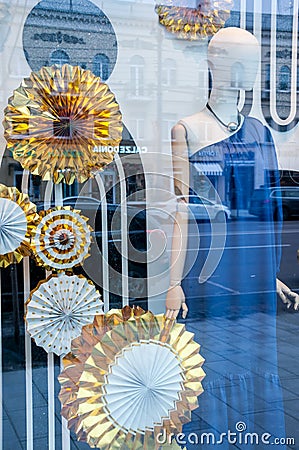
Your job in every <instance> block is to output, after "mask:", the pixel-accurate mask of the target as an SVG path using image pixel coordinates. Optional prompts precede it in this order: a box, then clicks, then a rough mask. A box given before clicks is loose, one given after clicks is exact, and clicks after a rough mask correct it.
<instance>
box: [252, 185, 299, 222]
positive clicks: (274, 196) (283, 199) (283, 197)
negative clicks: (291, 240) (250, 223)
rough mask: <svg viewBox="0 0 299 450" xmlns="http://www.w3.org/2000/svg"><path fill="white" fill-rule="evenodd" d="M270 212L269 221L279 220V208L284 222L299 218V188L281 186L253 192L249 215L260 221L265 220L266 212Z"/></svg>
mask: <svg viewBox="0 0 299 450" xmlns="http://www.w3.org/2000/svg"><path fill="white" fill-rule="evenodd" d="M269 204H270V207H271V208H270V211H271V219H272V218H274V219H275V220H278V219H279V218H280V206H281V208H282V215H283V219H284V220H288V219H290V218H291V217H292V216H299V187H296V186H282V187H275V188H260V189H255V190H254V191H253V194H252V197H251V201H250V207H249V213H250V214H253V215H254V216H258V217H259V218H260V219H263V220H265V219H267V211H269Z"/></svg>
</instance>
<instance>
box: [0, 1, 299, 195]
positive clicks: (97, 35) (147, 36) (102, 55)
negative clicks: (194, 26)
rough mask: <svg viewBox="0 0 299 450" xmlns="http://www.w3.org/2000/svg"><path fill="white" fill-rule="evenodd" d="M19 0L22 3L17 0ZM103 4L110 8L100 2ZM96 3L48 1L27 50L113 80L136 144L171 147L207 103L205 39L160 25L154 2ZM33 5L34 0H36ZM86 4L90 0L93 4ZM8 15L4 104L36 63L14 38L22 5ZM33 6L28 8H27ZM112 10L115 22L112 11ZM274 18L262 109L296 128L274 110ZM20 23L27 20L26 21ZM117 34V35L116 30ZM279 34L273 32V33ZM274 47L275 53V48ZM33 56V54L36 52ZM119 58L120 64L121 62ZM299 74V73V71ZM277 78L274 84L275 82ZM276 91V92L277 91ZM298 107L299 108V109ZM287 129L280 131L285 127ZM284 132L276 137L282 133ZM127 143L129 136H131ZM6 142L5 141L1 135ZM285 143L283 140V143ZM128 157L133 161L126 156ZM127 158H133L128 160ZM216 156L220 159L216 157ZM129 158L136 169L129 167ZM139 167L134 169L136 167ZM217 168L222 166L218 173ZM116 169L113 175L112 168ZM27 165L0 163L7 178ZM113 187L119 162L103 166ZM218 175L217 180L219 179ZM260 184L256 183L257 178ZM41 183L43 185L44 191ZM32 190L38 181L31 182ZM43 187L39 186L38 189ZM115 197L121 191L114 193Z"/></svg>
mask: <svg viewBox="0 0 299 450" xmlns="http://www.w3.org/2000/svg"><path fill="white" fill-rule="evenodd" d="M15 3H16V2H15ZM95 3H97V4H98V5H101V6H102V8H103V11H104V12H105V14H103V13H102V12H100V10H99V8H98V7H97V6H96V5H95ZM95 3H91V2H87V0H81V1H79V0H71V1H65V2H57V1H56V0H43V1H42V2H40V3H39V4H38V8H35V10H34V12H33V13H31V14H30V15H29V16H28V18H27V19H26V21H25V28H24V46H25V50H26V57H27V59H28V61H29V62H30V64H31V66H32V67H33V68H35V69H36V68H39V67H40V66H41V65H45V64H54V63H55V64H63V63H66V62H69V63H71V64H79V65H81V66H82V67H84V68H86V69H89V70H92V71H93V72H94V73H95V74H96V75H99V76H101V77H102V78H103V79H104V80H105V79H107V82H108V84H109V86H110V87H111V89H112V90H113V92H115V93H116V96H117V100H118V102H119V104H120V108H121V110H122V112H123V115H124V123H125V125H126V127H127V129H128V131H129V133H130V134H131V135H132V137H133V141H132V140H131V139H129V140H130V144H127V145H131V146H132V147H135V146H136V147H137V149H138V148H141V147H142V148H144V149H145V150H144V151H145V152H146V151H148V152H149V153H150V154H151V153H152V152H156V153H157V154H161V153H163V154H169V152H170V136H171V128H172V127H173V125H174V124H175V123H176V122H177V121H178V120H179V119H181V118H182V117H185V116H188V115H190V114H193V113H195V112H197V111H199V110H200V109H201V108H202V107H203V106H204V104H205V102H206V99H207V92H208V88H207V85H208V75H207V73H208V72H207V62H206V47H207V41H203V42H196V43H190V42H182V41H179V40H176V39H175V38H174V37H173V36H169V35H168V34H167V33H166V32H165V31H164V29H163V28H162V27H161V26H159V25H158V19H157V16H156V14H155V13H154V8H153V3H152V2H146V1H136V2H135V3H134V7H133V5H132V2H131V1H129V0H128V1H126V0H111V1H110V0H109V1H108V0H103V1H102V2H100V1H96V2H95ZM30 4H31V6H32V7H33V6H35V5H36V1H35V0H30ZM87 5H88V6H87ZM5 11H7V14H8V16H7V17H10V16H11V17H13V22H12V23H11V35H10V36H11V38H10V39H8V40H7V42H6V44H5V48H4V50H5V51H4V53H3V58H2V61H3V65H2V68H0V82H1V84H0V90H1V91H0V96H1V109H2V111H3V109H4V107H5V105H6V102H7V100H6V99H7V98H8V97H9V96H10V95H11V93H12V91H13V89H15V88H16V87H17V86H18V85H19V84H20V82H21V80H22V78H23V77H25V76H27V75H28V74H29V72H30V68H29V66H28V64H27V63H26V59H25V57H24V51H23V48H22V42H21V38H20V39H19V40H18V41H17V44H16V43H15V40H14V39H12V36H13V35H17V34H18V33H19V30H20V28H22V26H23V21H24V17H26V15H27V14H24V10H23V9H22V8H19V6H18V7H16V6H14V2H11V5H10V9H9V8H8V7H6V8H5ZM28 12H29V11H28ZM108 16H109V19H110V22H111V24H112V25H111V24H110V22H109V21H108V19H107V17H108ZM246 19H247V28H248V30H249V31H253V20H254V17H253V15H252V13H247V16H246ZM270 19H271V17H270V14H269V13H268V14H264V15H263V16H262V29H261V32H262V70H261V92H260V95H261V108H262V112H263V116H264V117H263V116H262V115H261V117H259V118H260V119H261V120H263V118H265V120H266V121H267V122H268V124H270V126H272V127H274V128H275V129H277V130H279V131H286V130H287V129H288V128H290V127H293V125H294V124H295V120H297V119H295V120H294V121H293V122H291V123H290V124H289V125H275V118H273V116H272V114H271V113H270V99H271V95H272V94H271V95H270V88H271V90H272V91H273V86H272V84H273V75H272V82H271V67H272V69H273V66H272V62H273V61H272V60H271V48H270V44H271V26H273V24H271V20H270ZM292 21H293V16H292V15H284V16H277V24H276V27H277V33H276V43H277V58H276V72H275V74H276V76H275V77H274V81H275V80H276V84H277V89H276V91H275V92H276V97H277V102H276V103H277V112H278V115H279V116H280V117H281V118H285V117H287V115H288V114H289V111H290V99H291V80H292V76H291V74H292ZM21 22H22V23H21ZM227 25H233V26H239V25H240V13H239V12H233V13H232V17H231V19H230V20H229V22H228V23H227ZM113 30H115V32H116V34H117V39H116V38H115V35H114V31H113ZM272 35H273V32H272ZM272 53H273V52H272ZM31 55H34V58H33V59H32V56H31ZM116 61H117V65H116V66H115V63H116ZM298 79H299V77H298ZM271 83H272V84H271ZM272 96H273V95H272ZM252 101H253V95H252V93H247V94H246V103H245V108H244V111H245V113H246V114H247V113H248V112H249V111H250V109H251V105H252ZM296 114H297V113H296ZM280 134H282V133H280ZM277 136H278V135H276V136H275V138H277ZM125 140H126V142H128V137H125ZM1 143H2V148H3V147H4V145H5V144H4V141H3V140H2V142H1ZM277 148H278V150H279V149H280V147H279V145H278V146H277ZM281 148H283V151H284V152H285V153H284V154H287V152H291V151H292V152H295V151H296V145H295V143H294V144H293V145H292V147H290V146H287V145H285V146H284V143H283V145H282V147H281ZM137 151H138V150H136V151H135V154H134V152H133V153H131V155H130V156H129V157H128V155H121V157H123V156H126V167H127V172H130V179H129V180H128V183H127V187H128V190H129V192H132V190H133V189H134V188H133V185H134V183H135V184H136V186H137V184H138V185H139V186H141V185H142V182H141V181H140V177H139V176H137V177H135V179H134V175H133V172H134V170H139V169H138V168H139V167H140V159H141V158H140V155H139V153H136V152H137ZM128 159H129V161H130V162H129V161H128ZM127 161H128V162H127ZM214 162H215V163H217V159H215V160H214ZM129 165H131V169H130V170H129V168H128V167H129ZM152 165H153V167H152V169H153V171H154V170H155V165H156V169H157V170H160V169H161V171H163V173H164V172H166V170H169V167H168V166H167V167H165V168H161V167H160V160H159V158H158V157H157V158H156V159H155V157H154V156H153V162H152ZM134 167H135V168H136V169H134ZM221 170H222V175H220V174H219V169H217V170H216V174H214V175H213V174H209V176H210V177H213V176H214V181H213V183H221V182H222V181H221V177H224V171H223V168H222V169H221ZM217 171H218V172H217ZM112 172H113V173H114V175H112ZM21 173H22V172H21V168H20V166H19V165H17V164H16V162H15V161H13V160H12V158H10V156H9V155H8V154H6V155H5V158H4V161H3V165H2V167H1V172H0V174H1V180H3V182H7V183H8V184H18V183H19V181H18V180H19V179H20V176H21ZM106 173H107V175H105V179H107V180H110V181H109V182H108V181H107V186H108V185H109V183H110V182H111V177H112V178H113V177H114V179H115V180H116V179H117V174H116V173H115V168H114V166H109V167H107V169H106V170H105V174H106ZM217 180H218V181H217ZM254 184H255V183H254ZM42 189H43V187H42V186H41V189H40V192H42ZM79 189H80V187H75V186H73V187H67V186H65V195H74V194H75V193H76V192H77V191H78V190H79ZM31 192H32V196H33V193H34V184H33V183H32V188H31ZM36 192H37V189H36ZM112 198H116V193H114V194H112Z"/></svg>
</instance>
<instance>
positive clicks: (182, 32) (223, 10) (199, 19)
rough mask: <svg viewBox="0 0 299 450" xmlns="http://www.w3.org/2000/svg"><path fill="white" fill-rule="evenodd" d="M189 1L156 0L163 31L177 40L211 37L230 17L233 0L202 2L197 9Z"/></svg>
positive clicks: (156, 8)
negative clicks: (179, 2)
mask: <svg viewBox="0 0 299 450" xmlns="http://www.w3.org/2000/svg"><path fill="white" fill-rule="evenodd" d="M189 5H190V1H189V0H185V1H181V5H179V6H178V3H177V2H176V1H173V0H163V1H161V0H156V7H155V10H156V13H157V14H158V16H159V22H160V24H161V25H163V26H164V27H165V29H166V30H167V31H168V32H170V33H172V34H173V35H175V37H177V38H179V39H186V40H190V41H195V40H199V39H205V38H207V37H209V36H213V35H214V34H216V33H217V31H219V30H220V29H221V28H223V27H224V25H225V22H226V21H227V20H228V18H229V16H230V11H231V9H232V7H233V0H219V1H217V0H211V1H205V2H202V4H201V5H199V6H198V7H197V8H194V7H190V6H189Z"/></svg>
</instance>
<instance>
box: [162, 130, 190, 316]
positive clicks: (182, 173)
mask: <svg viewBox="0 0 299 450" xmlns="http://www.w3.org/2000/svg"><path fill="white" fill-rule="evenodd" d="M171 137H172V165H173V176H174V189H175V193H176V195H179V196H180V197H179V198H178V206H177V211H176V214H175V223H174V227H173V237H172V247H171V267H170V286H169V289H168V292H167V295H166V317H167V318H171V319H175V318H176V317H177V315H178V314H179V311H180V309H181V307H182V309H183V318H185V317H186V316H187V312H188V308H187V305H186V303H185V295H184V292H183V290H182V287H181V280H182V277H183V270H184V265H185V258H186V249H187V239H188V207H187V204H186V201H187V198H188V195H189V159H188V147H187V143H186V131H185V128H184V127H183V126H182V125H180V124H178V125H175V127H174V128H173V129H172V136H171Z"/></svg>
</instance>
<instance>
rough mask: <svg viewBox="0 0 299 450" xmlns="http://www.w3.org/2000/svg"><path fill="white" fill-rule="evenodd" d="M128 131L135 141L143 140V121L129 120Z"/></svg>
mask: <svg viewBox="0 0 299 450" xmlns="http://www.w3.org/2000/svg"><path fill="white" fill-rule="evenodd" d="M130 131H131V132H132V134H133V136H134V138H135V139H138V140H143V139H144V119H131V120H130Z"/></svg>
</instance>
